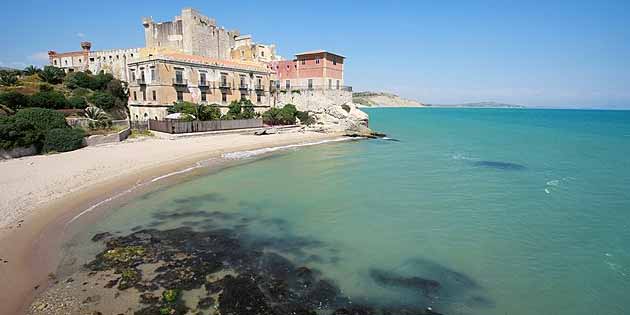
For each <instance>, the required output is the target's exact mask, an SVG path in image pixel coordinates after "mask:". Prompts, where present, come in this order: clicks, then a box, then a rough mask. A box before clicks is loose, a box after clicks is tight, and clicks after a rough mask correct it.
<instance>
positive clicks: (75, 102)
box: [68, 96, 88, 109]
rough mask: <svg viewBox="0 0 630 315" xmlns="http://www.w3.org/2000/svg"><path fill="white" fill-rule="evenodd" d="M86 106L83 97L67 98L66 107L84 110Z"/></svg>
mask: <svg viewBox="0 0 630 315" xmlns="http://www.w3.org/2000/svg"><path fill="white" fill-rule="evenodd" d="M87 105H88V104H87V101H86V100H85V97H83V96H70V98H68V106H70V108H78V109H84V108H86V107H87Z"/></svg>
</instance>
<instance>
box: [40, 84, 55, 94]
mask: <svg viewBox="0 0 630 315" xmlns="http://www.w3.org/2000/svg"><path fill="white" fill-rule="evenodd" d="M54 89H55V88H54V87H53V86H52V85H50V84H48V83H42V84H40V85H39V91H40V92H50V91H52V90H54Z"/></svg>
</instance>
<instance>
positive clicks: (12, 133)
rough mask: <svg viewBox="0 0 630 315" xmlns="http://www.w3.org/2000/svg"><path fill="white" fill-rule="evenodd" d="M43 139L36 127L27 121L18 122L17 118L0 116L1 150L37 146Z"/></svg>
mask: <svg viewBox="0 0 630 315" xmlns="http://www.w3.org/2000/svg"><path fill="white" fill-rule="evenodd" d="M42 139H43V136H42V133H40V132H39V131H38V130H37V129H36V128H35V126H34V125H33V124H32V123H31V122H29V121H25V120H19V121H16V118H15V116H8V117H2V116H0V148H1V149H4V150H11V149H13V148H17V147H27V146H30V145H32V144H37V143H39V142H40V141H41V140H42Z"/></svg>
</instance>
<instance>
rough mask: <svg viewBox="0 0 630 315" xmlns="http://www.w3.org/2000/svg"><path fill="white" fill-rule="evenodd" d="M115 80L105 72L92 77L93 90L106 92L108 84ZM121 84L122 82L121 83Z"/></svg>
mask: <svg viewBox="0 0 630 315" xmlns="http://www.w3.org/2000/svg"><path fill="white" fill-rule="evenodd" d="M112 80H114V76H113V75H112V74H110V73H104V72H103V71H101V72H99V74H97V75H95V76H93V77H92V82H91V85H92V86H91V89H92V90H105V88H106V87H107V84H108V83H109V82H111V81H112ZM119 82H120V81H119Z"/></svg>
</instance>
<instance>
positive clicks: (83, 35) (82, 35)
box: [77, 32, 85, 38]
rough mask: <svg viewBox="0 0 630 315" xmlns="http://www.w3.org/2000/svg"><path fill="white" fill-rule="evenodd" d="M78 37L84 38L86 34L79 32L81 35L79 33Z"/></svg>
mask: <svg viewBox="0 0 630 315" xmlns="http://www.w3.org/2000/svg"><path fill="white" fill-rule="evenodd" d="M77 37H79V38H83V37H85V34H83V33H81V32H79V33H77Z"/></svg>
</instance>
